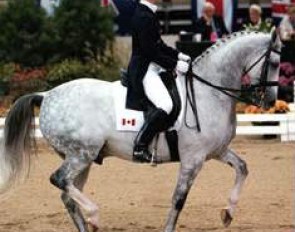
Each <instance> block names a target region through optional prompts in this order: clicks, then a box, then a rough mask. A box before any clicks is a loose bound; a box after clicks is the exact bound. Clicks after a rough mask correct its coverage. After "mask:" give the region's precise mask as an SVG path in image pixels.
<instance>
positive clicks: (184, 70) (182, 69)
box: [175, 60, 189, 75]
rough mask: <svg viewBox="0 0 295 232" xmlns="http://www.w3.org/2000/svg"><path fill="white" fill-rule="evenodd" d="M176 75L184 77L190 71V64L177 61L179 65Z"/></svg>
mask: <svg viewBox="0 0 295 232" xmlns="http://www.w3.org/2000/svg"><path fill="white" fill-rule="evenodd" d="M175 69H176V73H177V74H179V75H184V74H186V73H187V72H188V69H189V63H188V62H185V61H183V60H179V61H177V65H176V68H175Z"/></svg>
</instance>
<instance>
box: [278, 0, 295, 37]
mask: <svg viewBox="0 0 295 232" xmlns="http://www.w3.org/2000/svg"><path fill="white" fill-rule="evenodd" d="M280 34H281V38H282V40H285V41H286V40H291V39H294V38H295V5H291V6H290V7H289V9H288V14H287V15H286V16H285V17H284V18H283V20H282V22H281V24H280Z"/></svg>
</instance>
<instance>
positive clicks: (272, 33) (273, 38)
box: [270, 27, 278, 44]
mask: <svg viewBox="0 0 295 232" xmlns="http://www.w3.org/2000/svg"><path fill="white" fill-rule="evenodd" d="M270 36H271V42H272V44H274V43H275V42H276V40H277V36H278V35H277V30H276V27H272V28H271V31H270Z"/></svg>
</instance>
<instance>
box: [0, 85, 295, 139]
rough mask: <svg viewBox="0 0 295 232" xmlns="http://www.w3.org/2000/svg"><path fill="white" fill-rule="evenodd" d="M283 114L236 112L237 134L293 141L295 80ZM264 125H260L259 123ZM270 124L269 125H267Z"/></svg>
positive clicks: (2, 121)
mask: <svg viewBox="0 0 295 232" xmlns="http://www.w3.org/2000/svg"><path fill="white" fill-rule="evenodd" d="M289 108H290V112H288V113H285V114H237V121H238V126H237V131H236V133H237V135H278V136H280V138H281V141H282V142H288V141H295V82H294V103H292V104H289ZM264 123H265V124H266V125H261V124H264ZM4 124H5V118H0V137H3V127H4ZM268 124H270V125H268ZM35 125H36V131H35V136H36V137H37V138H42V137H43V135H42V133H41V131H40V129H39V118H36V120H35Z"/></svg>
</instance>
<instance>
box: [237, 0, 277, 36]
mask: <svg viewBox="0 0 295 232" xmlns="http://www.w3.org/2000/svg"><path fill="white" fill-rule="evenodd" d="M249 18H250V22H249V23H248V24H244V25H243V29H244V30H246V31H260V32H265V33H269V32H270V31H271V28H272V24H271V23H270V22H266V21H264V20H262V9H261V7H260V6H259V5H257V4H252V5H251V6H250V9H249Z"/></svg>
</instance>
